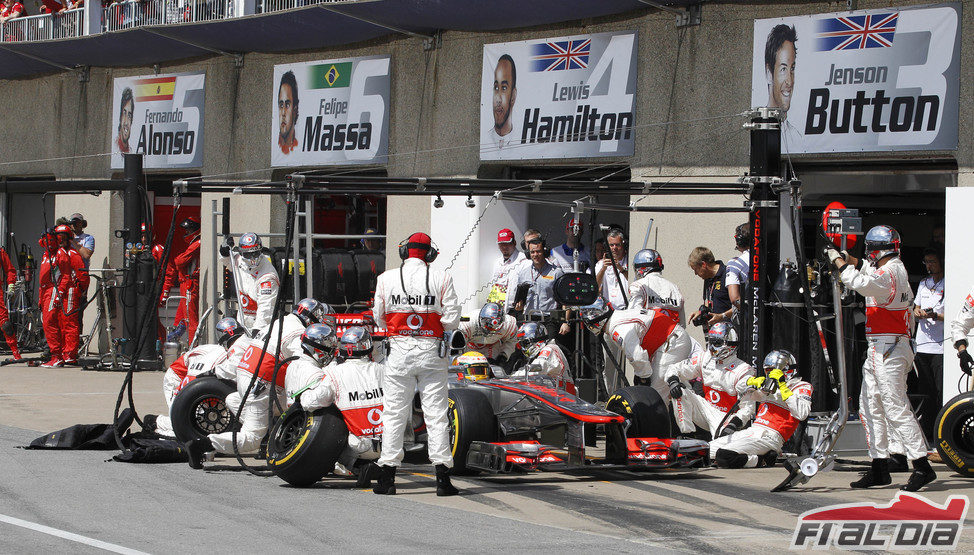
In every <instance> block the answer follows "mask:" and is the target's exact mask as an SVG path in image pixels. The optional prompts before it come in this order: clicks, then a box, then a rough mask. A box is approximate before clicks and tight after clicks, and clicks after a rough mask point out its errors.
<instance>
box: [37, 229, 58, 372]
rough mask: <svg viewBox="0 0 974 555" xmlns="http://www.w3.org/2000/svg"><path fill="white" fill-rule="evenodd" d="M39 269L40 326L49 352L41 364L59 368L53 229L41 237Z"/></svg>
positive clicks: (55, 245) (56, 246)
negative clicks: (48, 357)
mask: <svg viewBox="0 0 974 555" xmlns="http://www.w3.org/2000/svg"><path fill="white" fill-rule="evenodd" d="M38 243H40V245H41V248H42V249H44V252H43V253H42V254H41V267H40V274H39V275H38V279H39V296H40V307H41V325H42V326H43V328H44V337H46V338H47V346H48V349H49V350H50V351H51V359H50V360H48V361H47V362H45V363H44V364H42V365H41V366H43V367H45V368H59V367H61V366H64V359H63V358H62V355H61V332H60V330H59V328H58V317H57V311H58V310H61V307H60V306H58V304H57V287H56V284H57V265H56V264H55V261H54V259H55V257H56V256H57V250H58V238H57V235H55V234H54V230H53V229H49V230H48V232H47V233H45V234H44V235H43V236H41V239H40V241H38Z"/></svg>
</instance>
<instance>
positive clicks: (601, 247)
mask: <svg viewBox="0 0 974 555" xmlns="http://www.w3.org/2000/svg"><path fill="white" fill-rule="evenodd" d="M607 252H609V248H608V247H606V246H605V239H596V240H595V244H594V245H592V253H593V254H594V255H595V256H594V257H593V258H592V260H593V261H594V262H596V263H597V262H598V261H599V260H602V259H603V258H605V253H607Z"/></svg>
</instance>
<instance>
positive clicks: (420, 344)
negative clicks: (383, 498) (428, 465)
mask: <svg viewBox="0 0 974 555" xmlns="http://www.w3.org/2000/svg"><path fill="white" fill-rule="evenodd" d="M437 254H439V251H437V249H436V248H434V247H433V245H432V241H431V240H430V237H429V235H427V234H425V233H413V234H412V235H410V236H409V238H408V239H406V240H405V241H403V242H402V243H400V244H399V257H400V258H401V259H402V261H403V262H402V266H400V267H399V268H395V269H390V270H386V271H385V272H384V273H383V274H382V275H380V276H379V279H378V281H377V283H376V288H375V300H374V303H373V304H374V306H373V308H372V314H373V315H374V317H375V323H376V326H378V327H380V328H385V329H386V330H387V332H388V334H389V338H388V340H387V345H388V347H387V349H388V355H387V356H386V359H385V373H384V375H383V388H382V389H383V393H384V399H385V409H384V410H383V412H382V428H383V440H382V455H381V456H380V457H379V461H378V464H379V467H380V471H381V473H380V476H379V479H378V484H376V486H375V487H374V488H373V489H372V491H373V492H375V493H377V494H385V495H393V494H395V493H396V485H395V481H396V469H397V467H398V466H399V464H400V463H401V462H402V458H403V439H404V438H403V436H404V432H405V429H406V425H407V424H409V422H410V420H411V418H410V417H411V414H412V405H413V392H414V391H417V390H418V391H419V398H420V403H421V404H422V409H423V419H424V420H425V421H426V429H427V451H428V453H429V458H430V461H431V462H432V463H433V465H434V466H435V467H436V494H437V495H439V496H445V495H456V494H457V493H458V491H457V489H456V488H455V487H453V485H452V484H451V483H450V469H451V468H452V467H453V455H452V452H451V449H450V430H449V420H448V416H447V412H448V410H449V399H448V396H447V369H448V366H449V363H450V361H449V359H448V358H446V356H447V353H448V351H449V349H448V345H447V344H446V342H445V341H444V333H445V332H447V331H452V330H455V329H457V326H459V324H460V303H459V302H458V300H457V293H456V291H455V290H454V289H453V279H452V278H451V277H450V276H449V274H447V273H446V272H444V271H442V270H433V269H431V268H430V267H429V265H430V264H431V263H432V262H433V260H435V259H436V256H437Z"/></svg>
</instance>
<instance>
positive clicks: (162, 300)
mask: <svg viewBox="0 0 974 555" xmlns="http://www.w3.org/2000/svg"><path fill="white" fill-rule="evenodd" d="M168 300H169V297H167V296H162V297H159V306H160V307H162V306H166V301H168Z"/></svg>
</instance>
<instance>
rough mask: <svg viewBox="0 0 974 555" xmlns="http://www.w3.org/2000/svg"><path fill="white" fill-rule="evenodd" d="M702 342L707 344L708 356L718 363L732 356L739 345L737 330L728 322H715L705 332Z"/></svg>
mask: <svg viewBox="0 0 974 555" xmlns="http://www.w3.org/2000/svg"><path fill="white" fill-rule="evenodd" d="M704 340H705V341H706V342H707V350H708V351H710V355H711V356H713V357H714V358H715V359H717V361H718V362H721V361H723V360H724V359H726V358H727V357H729V356H731V355H732V354H734V353H735V352H736V351H737V346H738V345H739V344H740V342H739V339H738V335H737V330H736V329H734V325H733V324H731V323H730V322H717V323H716V324H714V325H713V326H711V327H710V329H709V330H707V335H706V336H705V337H704Z"/></svg>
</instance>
